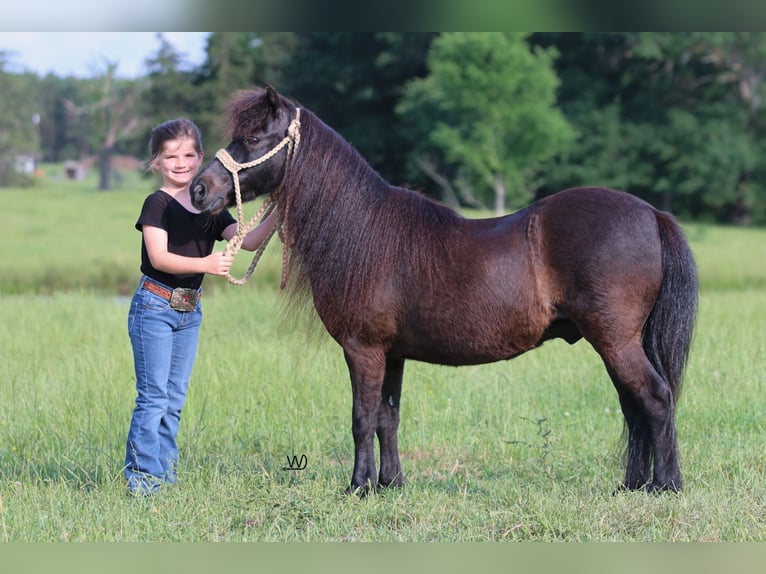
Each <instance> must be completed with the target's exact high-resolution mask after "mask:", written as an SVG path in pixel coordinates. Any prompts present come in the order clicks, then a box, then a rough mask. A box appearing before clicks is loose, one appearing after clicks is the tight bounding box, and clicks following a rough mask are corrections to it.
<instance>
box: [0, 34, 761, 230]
mask: <svg viewBox="0 0 766 574" xmlns="http://www.w3.org/2000/svg"><path fill="white" fill-rule="evenodd" d="M10 57H11V56H10V55H9V54H7V53H5V54H4V53H2V52H0V94H2V98H0V185H6V186H7V185H21V184H24V183H29V182H30V181H32V178H28V179H25V178H27V177H28V176H25V175H24V173H23V171H20V170H19V169H17V165H16V164H17V163H18V161H19V158H23V157H29V156H32V157H35V158H37V159H38V160H42V161H45V162H61V161H66V160H80V159H82V158H83V157H95V158H96V165H98V166H99V174H100V177H99V186H100V188H101V189H109V188H110V187H111V185H112V183H113V179H114V171H113V169H112V158H113V157H114V156H115V155H117V154H127V155H131V156H135V157H137V158H141V159H147V155H148V150H147V141H148V134H149V129H150V128H151V126H153V125H155V124H157V123H159V122H162V121H165V120H167V119H170V118H173V117H177V116H181V115H183V116H187V117H189V118H191V119H192V120H194V121H195V122H196V123H197V124H198V125H199V126H200V128H201V129H202V131H203V135H204V139H205V146H206V148H207V150H208V157H211V156H212V154H213V152H214V150H215V149H217V148H218V147H220V146H221V145H222V144H223V143H225V140H226V134H225V133H224V126H223V119H224V109H225V105H226V102H227V100H228V98H229V97H230V96H231V94H232V93H233V92H235V91H236V90H239V89H246V88H249V87H252V86H256V85H257V86H263V85H264V84H265V83H267V82H268V83H271V84H272V85H274V86H275V87H276V88H277V90H278V91H279V92H281V93H282V94H284V95H286V96H288V97H289V98H291V99H292V100H294V101H295V102H297V103H298V104H300V105H302V106H305V107H307V108H309V109H311V110H312V111H313V112H315V113H316V114H317V115H318V116H319V117H320V118H322V119H323V120H324V121H325V122H326V123H327V124H328V125H330V126H332V127H333V128H334V129H335V130H337V131H338V132H339V133H340V134H341V135H343V136H344V137H345V138H346V139H347V140H349V141H350V142H351V143H352V144H353V145H354V146H355V147H356V148H357V149H358V150H359V152H360V153H361V154H362V155H363V156H364V157H365V158H366V159H367V160H368V161H369V162H370V163H371V164H372V166H373V167H374V168H375V169H376V170H377V171H378V172H379V173H380V174H381V175H382V176H383V177H384V178H386V179H387V180H388V181H390V182H391V183H395V184H400V185H406V186H408V187H411V188H414V189H417V190H420V191H422V192H424V193H426V194H429V195H432V196H434V197H436V198H437V199H439V200H441V201H444V202H446V203H449V204H452V205H463V206H476V207H484V208H487V207H489V208H493V209H495V210H496V211H498V212H501V211H507V210H511V209H516V208H518V207H521V206H523V205H525V204H526V203H528V202H530V201H532V200H533V199H536V198H539V197H543V196H545V195H548V194H550V193H553V192H555V191H558V190H560V189H564V188H567V187H573V186H579V185H598V186H609V187H616V188H619V189H624V190H626V191H628V192H630V193H632V194H635V195H637V196H639V197H642V198H644V199H646V200H647V201H649V202H650V203H652V204H654V205H656V206H657V207H659V208H661V209H664V210H667V211H672V212H673V213H675V214H676V215H678V216H680V217H682V218H685V219H690V220H704V221H716V222H725V223H736V224H743V225H745V224H756V225H763V224H766V186H764V183H763V182H764V181H766V180H765V176H766V154H764V153H763V151H764V149H763V147H764V142H765V141H766V138H764V137H763V136H764V135H766V118H765V117H764V113H763V95H764V78H766V34H763V33H737V32H725V33H712V32H704V33H703V32H700V33H560V32H557V33H530V34H522V33H499V32H487V33H480V32H476V33H393V32H388V33H361V32H360V33H354V32H346V33H326V32H316V33H303V32H300V33H299V32H282V33H273V32H270V33H257V32H253V33H243V32H215V33H211V34H210V36H209V37H208V39H207V47H206V57H205V60H204V62H203V63H201V64H199V65H194V66H193V65H190V64H189V63H188V62H186V61H185V60H184V58H183V55H182V54H181V53H179V51H178V50H177V49H176V48H175V47H174V46H173V45H172V44H171V43H169V42H168V41H167V40H166V39H165V37H164V36H163V35H162V34H158V35H157V49H156V52H154V53H153V54H151V55H150V56H149V57H148V58H147V60H146V73H145V75H144V76H143V77H141V78H138V79H124V78H120V77H118V76H117V75H116V67H117V63H116V62H107V63H106V64H105V65H104V67H103V70H102V71H101V72H100V73H98V74H97V75H96V76H94V77H91V78H72V77H65V78H61V77H57V76H55V75H51V74H49V75H47V76H45V77H38V76H37V75H34V74H30V73H12V72H10V71H9V70H8V68H9V66H8V64H9V61H10V60H9V58H10Z"/></svg>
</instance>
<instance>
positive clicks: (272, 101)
mask: <svg viewBox="0 0 766 574" xmlns="http://www.w3.org/2000/svg"><path fill="white" fill-rule="evenodd" d="M266 96H267V97H268V99H269V105H271V111H272V112H273V113H275V112H276V111H277V108H278V107H279V94H277V91H276V90H275V89H274V86H272V85H271V84H266Z"/></svg>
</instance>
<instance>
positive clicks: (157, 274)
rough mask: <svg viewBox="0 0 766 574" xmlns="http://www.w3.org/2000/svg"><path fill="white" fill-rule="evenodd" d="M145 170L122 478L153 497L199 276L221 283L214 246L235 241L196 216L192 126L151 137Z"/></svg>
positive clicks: (169, 461)
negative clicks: (149, 184)
mask: <svg viewBox="0 0 766 574" xmlns="http://www.w3.org/2000/svg"><path fill="white" fill-rule="evenodd" d="M149 149H150V158H151V159H150V162H149V167H150V168H151V169H152V170H153V171H157V172H159V173H160V175H161V176H162V187H161V188H160V189H159V190H157V191H155V192H154V193H153V194H151V195H150V196H149V197H147V198H146V200H145V201H144V205H143V208H142V210H141V215H140V216H139V218H138V221H137V222H136V228H137V229H138V230H139V231H141V233H142V243H141V272H142V273H143V276H142V277H141V280H140V281H139V284H138V288H137V290H136V292H135V295H134V296H133V299H132V301H131V305H130V312H129V315H128V332H129V334H130V341H131V344H132V346H133V360H134V366H135V371H136V390H137V393H138V397H137V398H136V406H135V409H134V410H133V418H132V420H131V423H130V429H129V431H128V440H127V449H126V456H125V478H126V479H127V481H128V490H129V492H131V493H134V494H154V493H155V492H157V491H158V490H159V488H160V486H161V485H162V484H163V483H173V482H175V480H176V464H177V461H178V447H177V445H176V436H177V434H178V425H179V422H180V419H181V409H182V407H183V405H184V402H185V400H186V390H187V387H188V384H189V378H190V376H191V371H192V367H193V365H194V359H195V356H196V353H197V340H198V336H199V327H200V323H201V321H202V306H201V304H200V297H201V295H202V288H201V285H202V280H203V278H204V276H205V273H209V274H211V275H225V274H226V273H228V272H229V269H230V268H231V264H232V259H233V257H232V256H230V255H226V254H224V253H223V252H219V253H212V251H213V244H214V243H215V241H216V240H223V239H225V240H228V239H230V238H231V237H233V236H234V235H235V234H236V231H237V224H236V221H235V220H234V218H233V217H232V215H231V214H230V213H229V212H228V211H226V210H224V211H222V212H221V213H219V214H218V215H214V216H211V215H206V214H202V213H200V212H199V211H197V210H196V209H194V207H193V206H192V204H191V198H190V196H189V185H190V184H191V181H192V179H193V178H194V176H195V175H196V174H197V171H198V170H199V168H200V166H201V164H202V157H203V153H202V138H201V136H200V132H199V129H198V128H197V126H196V125H194V123H192V122H191V121H189V120H187V119H185V118H178V119H175V120H171V121H168V122H165V123H163V124H160V125H159V126H157V127H155V128H154V129H153V130H152V133H151V137H150V140H149ZM275 223H276V219H275V216H274V215H272V216H270V217H269V218H267V219H266V220H265V221H264V222H263V223H261V224H260V225H259V226H258V227H256V228H255V229H253V230H252V231H251V232H250V233H249V234H248V235H247V237H246V238H245V240H244V241H243V243H242V248H243V249H247V250H249V251H254V250H255V249H257V248H258V247H259V246H260V244H261V243H262V242H263V240H264V239H265V238H266V237H267V235H268V234H269V232H270V231H271V229H272V228H273V226H274V224H275Z"/></svg>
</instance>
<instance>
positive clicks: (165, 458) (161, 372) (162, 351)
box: [125, 277, 202, 493]
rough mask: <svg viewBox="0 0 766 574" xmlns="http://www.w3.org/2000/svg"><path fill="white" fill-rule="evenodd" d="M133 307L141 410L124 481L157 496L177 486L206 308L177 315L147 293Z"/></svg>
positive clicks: (130, 329) (141, 291)
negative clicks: (181, 428)
mask: <svg viewBox="0 0 766 574" xmlns="http://www.w3.org/2000/svg"><path fill="white" fill-rule="evenodd" d="M145 280H146V278H145V277H142V278H141V281H140V283H139V285H138V289H137V290H136V293H135V294H134V295H133V299H132V301H131V303H130V312H129V313H128V333H129V335H130V342H131V344H132V345H133V362H134V366H135V371H136V391H137V393H138V397H137V398H136V406H135V409H134V410H133V418H132V420H131V422H130V429H129V431H128V440H127V448H126V454H125V478H126V479H127V480H128V488H129V489H130V490H131V491H134V492H141V493H153V492H155V491H156V490H158V489H159V487H160V485H161V483H162V482H175V478H176V465H177V462H178V445H177V444H176V436H177V435H178V425H179V423H180V420H181V409H182V408H183V406H184V402H185V401H186V390H187V388H188V386H189V378H190V377H191V372H192V367H193V366H194V359H195V357H196V355H197V342H198V340H199V328H200V324H201V322H202V305H201V303H198V304H197V307H196V309H195V310H194V311H188V312H183V311H176V310H174V309H171V308H170V302H169V301H166V300H165V299H163V298H162V297H160V296H158V295H155V294H154V293H150V292H149V291H147V290H146V289H143V288H142V287H143V284H144V281H145Z"/></svg>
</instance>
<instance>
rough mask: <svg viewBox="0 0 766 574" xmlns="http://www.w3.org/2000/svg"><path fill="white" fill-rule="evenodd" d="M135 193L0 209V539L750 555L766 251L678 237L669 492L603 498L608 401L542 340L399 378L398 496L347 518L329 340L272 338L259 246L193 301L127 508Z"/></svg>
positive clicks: (762, 491)
mask: <svg viewBox="0 0 766 574" xmlns="http://www.w3.org/2000/svg"><path fill="white" fill-rule="evenodd" d="M150 190H151V183H147V182H144V181H140V180H138V179H136V180H135V181H133V182H129V183H128V184H126V185H125V188H124V189H120V190H118V191H114V192H110V193H99V192H96V191H89V190H88V189H86V188H85V186H83V185H82V184H74V183H70V182H60V183H58V184H56V185H50V186H46V188H45V189H42V188H40V189H30V190H8V191H5V190H3V191H0V197H2V198H3V199H4V200H5V205H4V209H3V210H2V214H1V215H0V218H2V219H1V223H2V225H0V234H2V235H1V237H2V243H3V246H4V247H3V249H4V252H3V253H4V255H3V260H2V265H3V273H2V276H0V294H1V295H0V349H2V356H3V361H2V363H1V364H0V380H2V381H3V384H2V385H0V405H2V407H0V540H3V541H146V540H153V541H220V540H227V541H249V540H255V541H314V542H319V541H444V542H450V541H500V540H514V541H519V540H525V541H529V540H534V541H551V540H567V541H585V540H587V541H591V540H600V541H679V540H708V541H763V540H766V530H764V524H766V478H765V477H764V472H763V469H764V467H765V466H766V450H765V449H764V446H763V437H764V424H765V423H764V421H766V417H765V415H766V413H765V412H764V411H765V410H766V402H764V400H763V396H764V390H765V389H764V386H766V376H765V373H764V364H766V361H765V359H766V357H765V353H766V343H765V342H764V341H765V340H766V337H764V334H765V333H766V266H764V264H763V261H764V260H766V231H764V230H742V229H732V228H724V227H715V226H707V225H705V226H703V225H689V226H686V230H687V234H688V236H689V238H690V241H691V244H692V248H693V250H694V252H695V256H696V258H697V261H698V265H699V268H700V275H701V283H702V293H701V301H700V315H699V320H698V328H697V334H696V338H695V342H694V346H693V349H692V353H691V358H690V364H689V368H688V372H687V378H686V380H685V387H684V393H683V395H682V397H681V401H680V404H679V407H678V429H679V441H680V450H681V456H682V470H683V472H684V476H685V479H686V485H685V486H686V488H685V490H684V491H683V492H682V493H680V494H677V495H664V496H648V495H646V494H644V493H624V494H620V495H617V496H612V495H611V492H612V490H613V489H614V487H615V486H616V485H617V484H618V482H619V481H620V479H621V475H622V464H621V453H622V443H621V441H620V438H621V433H622V428H623V426H622V417H621V414H620V413H619V406H618V403H617V397H616V394H615V392H614V390H613V388H612V387H611V383H610V382H609V380H608V377H607V375H606V373H605V371H604V369H603V366H602V365H601V363H600V361H599V359H598V357H597V356H596V355H595V353H594V352H593V351H592V350H591V349H590V347H589V346H587V344H585V343H582V342H581V343H578V344H576V345H574V346H571V347H570V346H568V345H567V344H565V343H563V342H561V341H553V342H550V343H546V345H545V346H544V347H542V348H541V349H538V350H536V351H534V352H532V353H529V354H527V355H524V356H522V357H519V358H517V359H514V360H513V361H511V362H503V363H497V364H492V365H484V366H478V367H461V368H457V369H455V368H446V367H437V366H432V365H425V364H418V363H414V362H410V363H408V365H407V367H406V369H405V383H404V391H403V400H402V425H401V430H400V450H401V454H402V464H403V467H404V472H405V479H406V482H407V484H406V486H405V487H404V488H402V489H396V490H393V491H387V492H384V493H382V494H379V495H374V496H370V497H367V498H365V499H358V498H356V497H348V496H344V495H343V490H344V488H345V487H346V486H347V483H348V480H349V478H350V473H351V467H352V464H353V443H352V439H351V433H350V409H351V407H350V403H351V396H350V394H351V393H350V386H349V383H348V374H347V372H346V369H345V364H344V362H343V358H342V354H341V352H340V349H339V348H338V347H337V346H336V345H335V344H334V343H333V342H332V341H330V340H329V338H328V337H326V336H323V335H321V333H320V336H312V335H310V334H309V331H307V330H306V328H305V326H304V325H303V324H302V323H301V322H300V321H299V322H297V323H295V324H294V323H292V322H290V321H283V320H282V319H281V316H282V314H281V312H280V294H279V290H278V274H279V249H278V248H277V247H276V246H272V247H271V248H270V249H269V252H268V253H267V256H266V258H265V261H264V262H263V267H262V268H259V270H258V271H257V272H256V275H255V278H254V279H253V280H252V282H251V283H249V284H248V285H247V286H245V287H241V288H237V287H232V286H229V285H228V284H226V283H225V281H219V280H218V278H208V279H206V287H207V294H206V298H205V302H204V307H205V321H204V323H203V328H202V335H201V337H202V340H201V350H200V355H199V358H198V361H197V365H196V367H195V373H194V377H193V379H192V383H191V387H190V392H189V398H188V402H187V406H186V409H185V410H184V419H183V422H182V425H181V433H180V436H179V441H180V444H181V469H180V480H179V483H178V484H177V485H176V486H175V487H173V488H171V489H168V490H166V491H164V492H162V493H160V494H159V495H158V496H156V497H153V498H151V499H133V498H129V497H127V496H126V495H125V486H124V483H123V480H122V473H121V466H122V459H123V456H124V441H125V433H126V432H127V425H128V422H129V419H130V413H131V409H132V401H133V398H134V380H133V372H132V364H131V355H130V345H129V342H128V339H127V332H126V331H127V306H128V297H129V293H130V291H131V290H132V288H134V285H135V281H136V279H137V278H138V270H137V263H138V248H139V245H140V243H139V242H140V236H139V234H138V232H136V231H135V230H133V222H134V221H135V217H136V216H137V214H138V210H139V209H140V204H141V201H142V200H143V197H144V195H145V194H146V193H147V192H148V191H150ZM238 265H239V266H240V267H241V268H242V269H244V268H245V267H246V265H247V261H246V256H244V255H243V256H242V261H239V262H238ZM302 455H305V456H306V460H307V466H306V468H305V470H302V471H289V470H283V467H284V466H286V464H287V463H288V460H289V458H291V457H300V456H302Z"/></svg>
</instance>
